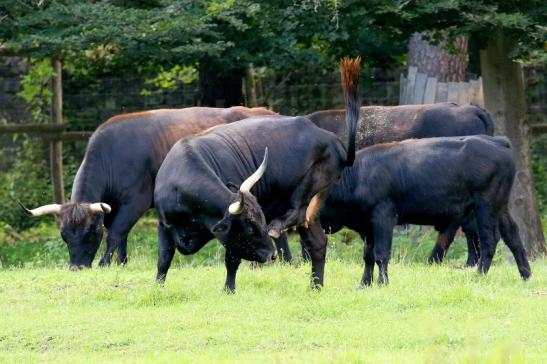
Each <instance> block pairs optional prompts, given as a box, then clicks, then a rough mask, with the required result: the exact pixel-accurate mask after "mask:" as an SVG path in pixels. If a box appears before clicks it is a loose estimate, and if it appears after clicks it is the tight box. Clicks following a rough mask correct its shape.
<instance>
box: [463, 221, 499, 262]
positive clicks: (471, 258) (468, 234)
mask: <svg viewBox="0 0 547 364" xmlns="http://www.w3.org/2000/svg"><path fill="white" fill-rule="evenodd" d="M462 231H463V233H464V234H465V239H466V240H467V262H466V263H465V265H467V266H468V267H474V266H475V265H477V263H478V262H479V258H480V250H479V249H480V244H479V233H478V229H477V220H476V218H475V213H471V214H470V215H469V216H467V217H466V218H465V219H464V220H463V221H462ZM496 240H499V239H496Z"/></svg>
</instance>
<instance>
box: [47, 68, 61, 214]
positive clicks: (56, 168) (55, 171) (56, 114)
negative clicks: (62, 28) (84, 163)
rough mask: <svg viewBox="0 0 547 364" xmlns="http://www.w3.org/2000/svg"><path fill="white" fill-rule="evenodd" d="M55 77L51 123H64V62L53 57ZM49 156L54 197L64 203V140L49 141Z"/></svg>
mask: <svg viewBox="0 0 547 364" xmlns="http://www.w3.org/2000/svg"><path fill="white" fill-rule="evenodd" d="M52 63H53V69H54V70H55V79H54V82H53V115H52V117H51V120H50V123H51V124H62V123H63V78H62V77H63V76H62V71H63V67H62V63H61V61H60V60H59V59H56V58H54V59H52ZM49 158H50V170H51V183H52V185H53V197H54V198H55V203H59V204H62V203H63V202H64V200H65V190H64V183H63V142H62V141H61V140H52V141H50V142H49Z"/></svg>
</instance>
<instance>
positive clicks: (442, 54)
mask: <svg viewBox="0 0 547 364" xmlns="http://www.w3.org/2000/svg"><path fill="white" fill-rule="evenodd" d="M443 36H444V40H443V41H441V43H440V44H439V45H438V46H434V45H431V44H429V43H428V42H427V41H426V40H425V39H424V37H423V34H422V33H414V34H413V35H412V37H411V38H410V41H409V44H408V65H409V66H415V67H417V68H418V72H420V73H424V74H426V75H428V76H429V77H436V78H437V81H439V82H459V81H465V70H466V68H467V62H468V53H467V45H468V38H467V37H457V38H456V39H455V40H454V43H453V47H454V48H455V49H456V50H457V51H458V53H457V54H451V53H450V52H449V49H448V47H447V40H446V38H447V34H446V32H443Z"/></svg>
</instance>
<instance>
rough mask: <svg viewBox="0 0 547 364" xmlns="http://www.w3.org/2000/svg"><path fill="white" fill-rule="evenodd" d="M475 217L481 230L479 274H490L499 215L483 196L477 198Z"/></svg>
mask: <svg viewBox="0 0 547 364" xmlns="http://www.w3.org/2000/svg"><path fill="white" fill-rule="evenodd" d="M475 216H476V218H477V225H478V229H479V239H480V247H481V257H480V260H479V268H478V271H479V273H484V274H486V273H488V270H489V269H490V265H491V264H492V258H493V257H494V253H495V251H496V245H497V240H496V238H495V236H496V227H497V213H496V211H495V210H494V208H493V206H491V205H490V204H489V203H488V202H487V201H486V200H485V199H484V197H482V196H479V195H478V194H477V196H475Z"/></svg>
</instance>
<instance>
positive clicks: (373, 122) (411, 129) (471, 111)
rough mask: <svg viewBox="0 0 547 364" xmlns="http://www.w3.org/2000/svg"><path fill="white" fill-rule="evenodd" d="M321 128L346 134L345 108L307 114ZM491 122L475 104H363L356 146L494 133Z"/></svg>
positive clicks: (342, 135)
mask: <svg viewBox="0 0 547 364" xmlns="http://www.w3.org/2000/svg"><path fill="white" fill-rule="evenodd" d="M308 118H309V119H310V120H312V122H314V123H315V125H317V126H318V127H320V128H323V129H326V130H329V131H331V132H333V133H336V134H337V135H339V136H340V137H341V138H344V136H345V135H346V134H347V130H346V128H345V125H344V122H343V120H344V110H324V111H317V112H315V113H312V114H310V115H308ZM493 132H494V123H493V121H492V118H491V117H490V115H489V114H488V112H486V111H485V110H484V109H482V108H480V107H478V106H476V105H461V106H460V105H457V104H454V103H439V104H425V105H399V106H363V107H361V109H360V113H359V124H358V127H357V135H356V146H357V148H358V149H361V148H364V147H367V146H371V145H375V144H380V143H387V142H393V141H401V140H405V139H414V138H432V137H443V136H465V135H477V134H486V135H493Z"/></svg>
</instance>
